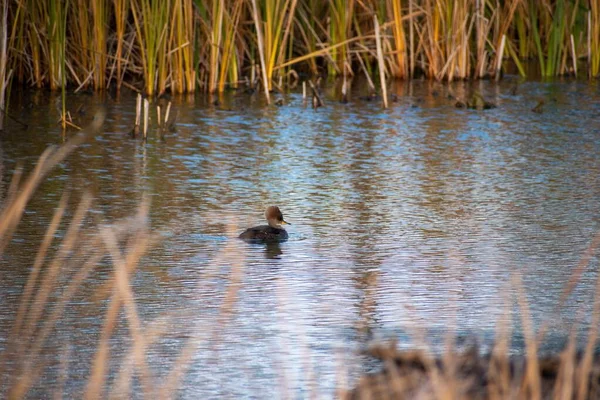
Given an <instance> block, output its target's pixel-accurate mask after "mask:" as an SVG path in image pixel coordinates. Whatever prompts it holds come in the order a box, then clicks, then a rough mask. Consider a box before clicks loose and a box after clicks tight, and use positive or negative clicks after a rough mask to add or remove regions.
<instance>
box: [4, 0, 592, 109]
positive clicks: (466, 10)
mask: <svg viewBox="0 0 600 400" xmlns="http://www.w3.org/2000/svg"><path fill="white" fill-rule="evenodd" d="M0 12H2V15H0V17H1V18H0V24H1V25H2V27H1V28H2V31H1V32H0V52H1V55H2V57H1V60H2V61H1V62H0V99H1V98H2V95H3V91H4V90H5V88H6V87H7V85H8V86H9V87H10V82H12V83H13V84H21V85H27V86H32V87H36V88H49V89H50V90H53V91H58V90H61V89H62V88H63V87H64V86H65V85H68V86H69V87H70V88H71V87H72V88H73V89H74V90H95V91H102V90H106V89H107V88H115V89H116V90H119V89H121V88H123V87H127V88H130V89H132V90H135V91H138V92H143V93H144V94H146V95H148V96H159V95H161V94H164V93H166V92H170V93H193V92H205V93H214V92H222V91H224V90H226V89H227V88H236V87H238V86H239V85H241V84H248V85H251V86H252V87H255V85H256V82H259V81H260V82H261V85H262V88H263V89H264V90H265V91H266V93H267V96H268V92H269V91H271V90H282V88H283V87H284V85H285V84H289V83H293V82H296V81H297V80H298V79H299V77H300V76H306V77H316V76H329V77H337V76H340V77H344V78H350V77H352V76H354V75H359V74H360V75H366V76H368V77H369V79H370V80H371V81H373V82H377V81H378V79H376V78H375V75H378V74H379V72H381V71H382V70H383V71H385V73H384V74H380V75H381V76H385V77H387V78H390V79H413V78H426V79H432V80H439V81H453V80H461V79H499V78H500V77H501V74H502V63H503V60H511V61H512V63H513V64H514V65H515V66H516V67H517V69H518V71H519V73H520V74H521V75H523V76H524V75H525V70H524V67H523V63H524V62H526V61H528V60H535V61H536V62H537V64H538V65H539V74H540V75H541V76H542V77H552V76H559V75H573V76H577V75H578V73H579V69H581V68H584V70H585V71H586V72H587V75H588V76H589V77H590V78H591V77H596V76H597V75H598V74H599V73H600V4H599V3H598V2H597V1H595V0H539V1H538V0H506V1H491V0H458V1H455V0H379V1H375V0H368V1H355V0H350V1H340V0H328V1H320V0H266V1H258V0H219V1H217V0H215V1H199V0H165V1H160V2H158V1H152V0H133V1H125V0H91V1H87V0H85V1H84V0H50V1H40V0H23V1H20V2H9V1H8V0H0ZM383 87H384V86H382V88H383ZM0 106H2V103H0Z"/></svg>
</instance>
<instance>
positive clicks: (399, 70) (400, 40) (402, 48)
mask: <svg viewBox="0 0 600 400" xmlns="http://www.w3.org/2000/svg"><path fill="white" fill-rule="evenodd" d="M390 2H391V4H390ZM410 2H411V0H409V3H410ZM387 8H388V10H389V9H390V8H391V10H392V16H393V19H392V23H393V24H392V31H393V32H394V52H395V55H396V68H395V71H394V76H395V77H396V78H399V79H406V78H408V77H409V70H408V63H407V54H406V33H405V32H404V25H403V23H402V1H401V0H391V1H390V0H388V1H387ZM411 25H412V22H411ZM411 57H412V55H411ZM380 68H381V67H380Z"/></svg>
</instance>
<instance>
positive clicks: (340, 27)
mask: <svg viewBox="0 0 600 400" xmlns="http://www.w3.org/2000/svg"><path fill="white" fill-rule="evenodd" d="M354 3H355V2H354V0H350V1H345V0H329V18H330V23H329V40H330V43H331V44H336V43H344V45H341V46H339V47H336V48H332V50H331V59H332V63H331V64H328V67H329V68H328V71H329V75H339V74H340V73H343V71H345V68H346V65H349V64H350V48H349V45H348V44H347V41H348V39H350V38H351V37H352V20H353V16H354V15H353V13H354V7H355V5H354Z"/></svg>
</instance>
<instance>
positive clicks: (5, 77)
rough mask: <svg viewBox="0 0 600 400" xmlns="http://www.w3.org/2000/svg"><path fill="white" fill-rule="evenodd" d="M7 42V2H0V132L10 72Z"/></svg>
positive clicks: (2, 126)
mask: <svg viewBox="0 0 600 400" xmlns="http://www.w3.org/2000/svg"><path fill="white" fill-rule="evenodd" d="M7 42H8V0H2V1H0V131H2V130H3V129H4V114H5V113H6V88H7V86H8V82H9V80H10V75H11V72H10V71H7V69H6V68H7V60H8V58H7V56H6V46H7Z"/></svg>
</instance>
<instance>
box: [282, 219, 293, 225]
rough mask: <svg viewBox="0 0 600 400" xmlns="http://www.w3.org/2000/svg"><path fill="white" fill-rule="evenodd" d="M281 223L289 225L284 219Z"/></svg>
mask: <svg viewBox="0 0 600 400" xmlns="http://www.w3.org/2000/svg"><path fill="white" fill-rule="evenodd" d="M281 225H291V224H290V223H289V222H287V221H285V220H283V219H282V220H281Z"/></svg>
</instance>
